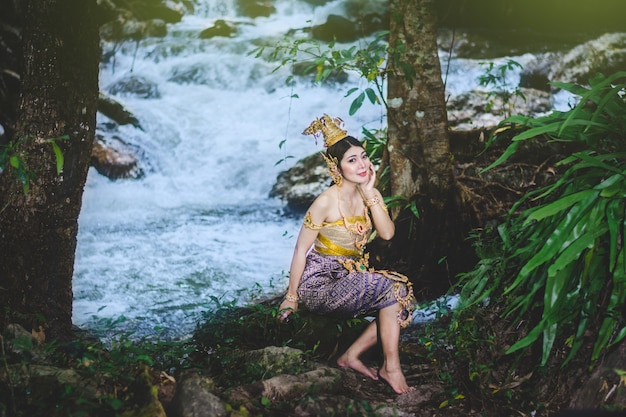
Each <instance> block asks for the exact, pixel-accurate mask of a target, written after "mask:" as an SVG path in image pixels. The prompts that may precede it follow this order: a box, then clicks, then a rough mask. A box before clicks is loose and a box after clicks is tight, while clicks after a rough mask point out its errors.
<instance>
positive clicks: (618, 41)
mask: <svg viewBox="0 0 626 417" xmlns="http://www.w3.org/2000/svg"><path fill="white" fill-rule="evenodd" d="M624 68H626V33H607V34H605V35H602V36H600V37H599V38H597V39H594V40H591V41H589V42H585V43H583V44H582V45H578V46H577V47H575V48H573V49H572V50H571V51H569V52H567V53H566V54H564V55H563V56H561V57H559V58H558V59H556V61H555V62H553V63H552V66H551V70H550V73H549V75H548V78H549V79H550V80H551V81H563V82H575V83H578V84H582V85H589V80H590V79H591V78H592V77H594V76H595V75H596V74H598V73H602V74H604V75H605V76H608V75H611V74H613V73H614V72H617V71H623V70H624Z"/></svg>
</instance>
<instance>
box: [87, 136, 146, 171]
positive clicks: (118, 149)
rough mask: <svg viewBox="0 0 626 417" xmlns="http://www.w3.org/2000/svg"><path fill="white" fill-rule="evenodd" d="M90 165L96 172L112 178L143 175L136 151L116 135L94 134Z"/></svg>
mask: <svg viewBox="0 0 626 417" xmlns="http://www.w3.org/2000/svg"><path fill="white" fill-rule="evenodd" d="M91 165H92V166H93V167H94V168H95V169H96V171H98V173H100V174H101V175H104V176H105V177H108V178H110V179H112V180H115V179H122V178H125V179H129V178H132V179H138V178H141V177H143V175H144V171H143V169H142V168H141V167H140V166H139V159H138V158H137V156H136V152H135V151H133V149H132V148H131V147H130V146H129V145H127V144H126V143H125V142H124V141H123V140H122V139H121V138H120V137H118V136H111V137H108V138H105V137H104V136H102V135H100V134H97V135H96V141H95V142H94V144H93V148H92V150H91Z"/></svg>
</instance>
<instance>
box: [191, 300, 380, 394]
mask: <svg viewBox="0 0 626 417" xmlns="http://www.w3.org/2000/svg"><path fill="white" fill-rule="evenodd" d="M278 312H279V306H278V305H275V304H274V303H270V302H266V303H258V304H253V305H251V306H249V307H235V306H233V305H225V306H222V307H221V308H220V309H218V310H217V311H213V312H211V314H210V315H208V316H207V317H206V318H205V320H204V321H203V323H202V324H201V325H200V326H198V328H197V329H196V331H195V334H194V344H196V345H197V353H199V355H200V357H203V358H205V360H206V361H207V366H208V369H209V372H210V373H211V375H214V376H215V379H216V382H217V383H218V384H219V385H222V386H227V387H232V386H237V385H242V384H248V383H251V382H254V381H258V380H260V379H264V378H268V377H271V376H273V375H271V374H268V370H267V369H266V368H265V367H261V366H258V364H256V365H257V366H255V364H254V363H250V362H249V361H245V360H242V351H243V350H255V349H262V348H265V347H267V346H289V347H293V348H297V349H300V350H302V351H303V352H304V356H305V358H309V359H313V358H320V357H328V356H331V355H333V354H334V352H336V351H338V350H340V349H338V347H337V346H338V344H340V343H346V344H347V343H348V341H352V340H354V339H356V337H357V336H358V334H360V332H361V331H362V330H363V327H364V326H365V325H367V324H368V323H369V322H367V320H364V319H351V320H345V319H333V318H330V317H326V316H316V315H312V314H310V313H302V312H294V313H292V314H291V315H290V316H289V321H288V322H284V323H281V322H280V321H279V320H278V319H277V317H278ZM294 366H296V367H297V369H291V370H290V371H292V372H293V373H301V372H304V371H305V370H308V369H305V368H303V367H302V366H303V365H302V364H295V365H294ZM225 371H227V372H225ZM283 371H284V370H283Z"/></svg>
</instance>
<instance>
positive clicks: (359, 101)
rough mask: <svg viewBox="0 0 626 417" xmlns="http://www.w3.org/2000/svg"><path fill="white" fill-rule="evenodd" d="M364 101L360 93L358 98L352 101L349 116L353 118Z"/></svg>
mask: <svg viewBox="0 0 626 417" xmlns="http://www.w3.org/2000/svg"><path fill="white" fill-rule="evenodd" d="M364 100H365V93H363V92H361V94H359V96H358V97H357V98H356V99H354V101H353V102H352V104H351V105H350V112H349V114H350V116H354V114H355V113H356V112H357V111H358V110H359V109H360V108H361V106H362V105H363V101H364Z"/></svg>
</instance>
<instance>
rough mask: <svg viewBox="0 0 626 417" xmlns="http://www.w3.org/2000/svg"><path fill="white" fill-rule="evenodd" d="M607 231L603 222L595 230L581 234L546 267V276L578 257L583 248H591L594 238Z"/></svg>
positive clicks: (553, 273)
mask: <svg viewBox="0 0 626 417" xmlns="http://www.w3.org/2000/svg"><path fill="white" fill-rule="evenodd" d="M607 231H608V227H607V226H606V225H605V224H603V225H601V226H600V227H598V228H596V229H595V230H590V231H588V233H585V234H583V235H582V236H580V237H579V238H578V239H576V240H575V241H574V242H573V243H572V244H570V245H569V246H568V247H567V248H565V250H563V252H562V253H561V254H560V255H559V257H558V258H557V259H556V260H555V261H554V263H553V264H552V265H550V267H549V268H548V276H550V275H555V274H556V273H557V272H558V271H559V270H561V269H563V268H565V267H566V266H568V265H569V264H570V263H572V262H573V261H575V260H576V259H578V258H580V257H581V256H582V254H583V251H584V250H585V249H588V248H591V247H592V246H593V245H594V244H595V241H596V239H598V238H599V237H600V236H602V235H603V234H605V233H606V232H607Z"/></svg>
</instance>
